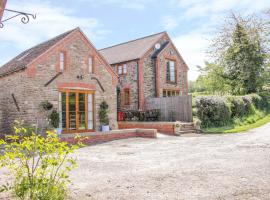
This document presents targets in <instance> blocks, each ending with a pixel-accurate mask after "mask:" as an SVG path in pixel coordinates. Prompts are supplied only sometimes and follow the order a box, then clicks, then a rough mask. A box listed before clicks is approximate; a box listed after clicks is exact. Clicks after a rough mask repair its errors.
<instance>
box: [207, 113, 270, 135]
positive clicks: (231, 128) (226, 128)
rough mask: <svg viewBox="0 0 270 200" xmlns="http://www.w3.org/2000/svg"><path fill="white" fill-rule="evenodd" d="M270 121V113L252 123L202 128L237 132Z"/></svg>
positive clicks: (209, 130) (208, 131)
mask: <svg viewBox="0 0 270 200" xmlns="http://www.w3.org/2000/svg"><path fill="white" fill-rule="evenodd" d="M268 122H270V114H267V115H265V116H264V117H263V118H261V119H258V120H256V121H255V122H254V123H251V124H241V125H235V124H232V125H228V126H222V127H212V128H205V129H203V132H204V133H211V134H214V133H217V134H219V133H239V132H243V131H248V130H250V129H253V128H257V127H260V126H262V125H264V124H266V123H268Z"/></svg>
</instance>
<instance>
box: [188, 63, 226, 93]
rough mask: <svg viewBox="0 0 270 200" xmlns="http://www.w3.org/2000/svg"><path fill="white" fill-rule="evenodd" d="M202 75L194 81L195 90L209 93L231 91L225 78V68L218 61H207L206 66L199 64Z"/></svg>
mask: <svg viewBox="0 0 270 200" xmlns="http://www.w3.org/2000/svg"><path fill="white" fill-rule="evenodd" d="M198 70H199V72H200V76H199V77H198V78H197V80H196V82H194V83H192V85H191V90H190V91H193V92H204V93H208V94H221V95H223V94H225V93H228V91H229V85H228V84H227V81H226V79H225V78H224V68H223V67H221V66H219V65H218V64H216V63H209V62H206V63H205V66H204V67H201V66H198ZM189 87H190V85H189Z"/></svg>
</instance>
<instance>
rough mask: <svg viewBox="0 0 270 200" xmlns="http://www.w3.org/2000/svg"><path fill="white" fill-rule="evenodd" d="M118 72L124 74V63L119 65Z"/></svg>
mask: <svg viewBox="0 0 270 200" xmlns="http://www.w3.org/2000/svg"><path fill="white" fill-rule="evenodd" d="M118 74H119V75H122V74H123V66H122V65H119V66H118Z"/></svg>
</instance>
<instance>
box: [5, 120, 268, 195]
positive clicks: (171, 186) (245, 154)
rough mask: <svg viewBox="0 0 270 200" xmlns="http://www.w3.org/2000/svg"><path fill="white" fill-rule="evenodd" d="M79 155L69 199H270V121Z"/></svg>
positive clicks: (105, 147) (130, 142)
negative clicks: (247, 129)
mask: <svg viewBox="0 0 270 200" xmlns="http://www.w3.org/2000/svg"><path fill="white" fill-rule="evenodd" d="M75 154H76V156H77V157H78V165H79V168H77V169H74V170H73V172H72V174H71V178H72V181H73V184H72V185H71V186H70V187H71V191H72V192H71V194H70V195H69V196H70V197H69V199H76V200H85V199H86V200H87V199H96V200H105V199H106V200H107V199H112V200H115V199H119V200H120V199H121V200H122V199H123V200H141V199H147V200H160V199H162V200H163V199H164V200H165V199H168V200H174V199H177V200H180V199H187V200H193V199H200V200H211V199H219V200H223V199H226V200H227V199H230V200H231V199H241V200H242V199H245V200H246V199H254V200H255V199H256V200H257V199H270V123H269V124H267V125H265V126H263V127H260V128H258V129H254V130H252V131H250V132H247V133H241V134H224V135H196V136H189V137H188V136H181V137H173V136H167V137H158V139H143V138H134V139H126V140H118V141H113V142H109V143H104V144H99V145H95V146H89V147H85V148H82V149H80V150H78V151H77V152H76V153H75ZM0 173H1V171H0ZM0 179H1V178H0Z"/></svg>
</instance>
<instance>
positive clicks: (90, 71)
mask: <svg viewBox="0 0 270 200" xmlns="http://www.w3.org/2000/svg"><path fill="white" fill-rule="evenodd" d="M88 72H89V73H90V74H91V73H93V59H92V57H90V58H89V59H88Z"/></svg>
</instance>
